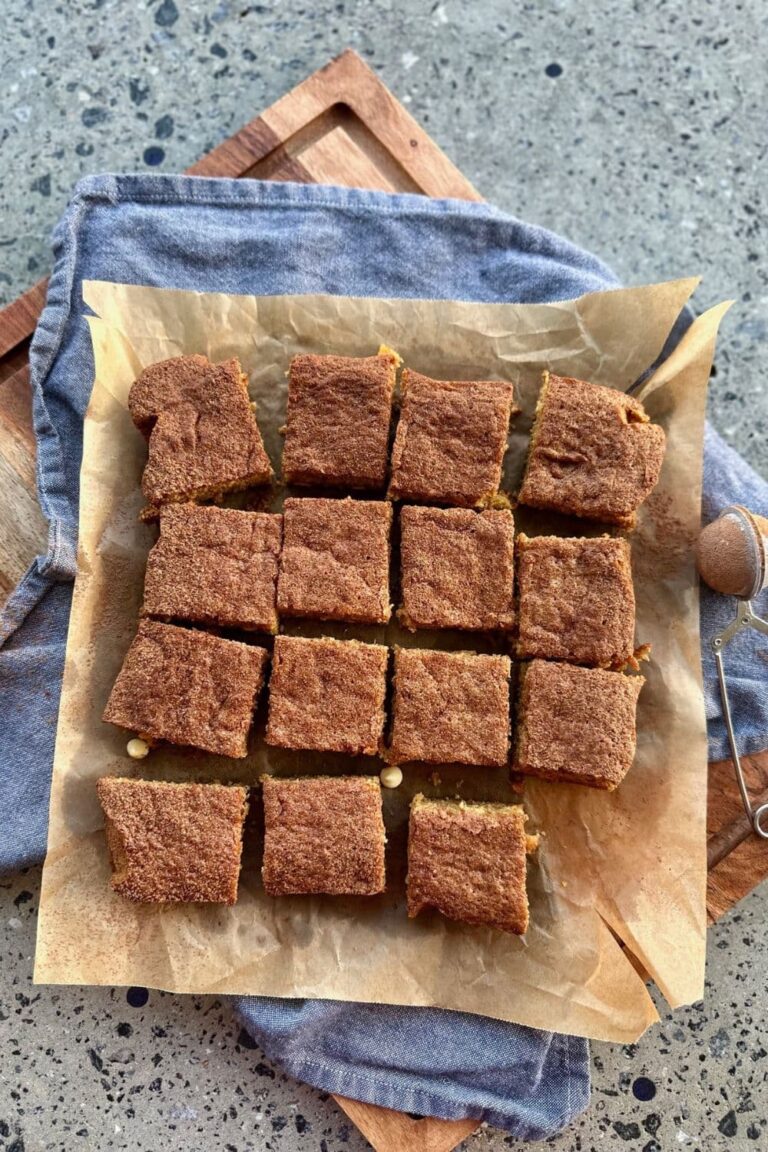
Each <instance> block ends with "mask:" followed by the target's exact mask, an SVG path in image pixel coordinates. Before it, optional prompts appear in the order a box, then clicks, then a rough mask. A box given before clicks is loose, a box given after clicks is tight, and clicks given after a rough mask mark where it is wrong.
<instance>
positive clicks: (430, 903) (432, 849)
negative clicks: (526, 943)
mask: <svg viewBox="0 0 768 1152" xmlns="http://www.w3.org/2000/svg"><path fill="white" fill-rule="evenodd" d="M525 821H526V816H525V813H524V812H523V809H522V808H521V807H520V806H519V805H516V804H515V805H513V804H467V803H465V802H464V801H455V800H425V798H424V797H423V796H421V795H418V796H415V797H414V799H413V803H412V804H411V816H410V822H409V828H408V880H407V886H408V915H409V916H411V917H413V916H418V915H419V913H420V912H422V911H424V909H426V908H436V909H437V910H438V911H439V912H441V913H442V914H443V916H447V917H448V918H449V919H450V920H460V921H462V922H463V923H465V924H477V925H488V926H490V927H492V928H498V929H500V930H501V931H502V932H513V933H515V934H517V935H522V934H523V933H525V931H526V929H527V927H528V896H527V893H526V886H525V880H526V852H527V851H528V850H529V848H531V847H532V846H533V845H532V838H531V837H527V836H526V833H525Z"/></svg>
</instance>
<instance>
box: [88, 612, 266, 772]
mask: <svg viewBox="0 0 768 1152" xmlns="http://www.w3.org/2000/svg"><path fill="white" fill-rule="evenodd" d="M267 658H268V654H267V652H266V651H265V649H264V648H257V647H256V646H255V645H250V644H240V643H238V642H237V641H235V640H223V639H221V638H220V637H218V636H210V635H209V634H208V633H207V632H198V631H194V630H192V629H188V628H178V627H176V626H175V625H173V624H161V623H159V622H158V621H156V620H142V621H141V623H140V624H139V630H138V632H137V634H136V637H135V638H134V640H133V643H132V644H131V646H130V648H129V649H128V652H127V653H126V657H125V660H124V661H123V666H122V668H121V670H120V673H119V675H118V677H117V680H116V681H115V684H114V687H113V689H112V693H111V695H110V697H109V700H108V701H107V706H106V708H105V709H104V717H103V718H104V720H106V721H107V722H108V723H110V724H117V725H119V726H120V727H121V728H128V729H129V730H131V731H133V732H135V733H137V735H139V736H140V737H142V738H143V739H145V740H149V741H150V742H152V741H157V740H165V741H167V742H168V743H170V744H182V745H190V746H192V747H194V748H202V749H203V750H204V751H206V752H212V753H215V754H217V755H220V756H234V757H237V758H242V757H244V756H246V755H247V754H248V732H249V730H250V727H251V720H252V717H253V710H254V708H255V706H256V700H257V698H258V695H259V692H260V691H261V687H262V685H263V683H264V668H265V665H266V662H267Z"/></svg>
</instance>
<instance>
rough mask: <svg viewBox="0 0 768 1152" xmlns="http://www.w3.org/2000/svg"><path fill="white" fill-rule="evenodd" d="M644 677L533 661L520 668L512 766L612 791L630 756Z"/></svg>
mask: <svg viewBox="0 0 768 1152" xmlns="http://www.w3.org/2000/svg"><path fill="white" fill-rule="evenodd" d="M644 683H645V680H644V679H643V677H642V676H625V675H624V674H623V673H622V672H606V671H605V670H603V669H602V668H578V667H574V666H573V665H572V664H555V663H550V662H549V661H546V660H533V661H532V662H531V664H529V665H528V666H527V667H525V669H524V674H523V680H522V686H521V690H520V702H519V708H518V723H517V738H516V748H515V761H514V771H515V772H523V773H525V774H526V775H529V776H540V777H541V778H542V779H544V780H565V781H569V782H570V783H573V784H587V785H589V786H590V787H592V788H604V789H606V790H608V791H612V790H613V789H614V788H616V787H617V785H618V784H620V783H621V781H622V780H623V779H624V777H625V776H626V774H627V772H628V771H629V769H630V768H631V767H632V761H633V760H634V758H635V747H636V742H637V732H636V712H637V699H638V696H639V695H640V691H641V689H642V687H643V684H644Z"/></svg>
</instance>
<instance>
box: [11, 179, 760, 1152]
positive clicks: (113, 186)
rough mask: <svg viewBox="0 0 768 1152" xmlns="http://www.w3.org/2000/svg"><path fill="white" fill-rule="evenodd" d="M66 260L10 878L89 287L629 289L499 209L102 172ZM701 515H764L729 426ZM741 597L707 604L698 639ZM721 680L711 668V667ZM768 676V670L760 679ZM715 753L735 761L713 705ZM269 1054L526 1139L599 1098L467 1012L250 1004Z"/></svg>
mask: <svg viewBox="0 0 768 1152" xmlns="http://www.w3.org/2000/svg"><path fill="white" fill-rule="evenodd" d="M54 249H55V267H54V272H53V275H52V278H51V282H50V285H49V289H48V301H47V305H46V308H45V311H44V312H43V315H42V317H41V319H40V323H39V325H38V329H37V332H36V335H35V338H34V341H33V344H32V348H31V353H30V365H31V375H32V385H33V389H34V418H35V427H36V433H37V441H38V485H39V491H40V501H41V504H42V507H43V511H44V513H45V515H46V517H47V518H48V521H49V523H50V526H51V527H50V538H49V547H48V552H47V555H46V556H45V557H41V558H39V559H38V560H37V561H36V562H35V563H34V564H33V566H32V568H31V569H30V571H29V572H28V574H27V575H26V576H25V578H24V580H23V581H22V583H21V584H20V585H19V587H18V588H17V589H16V591H15V592H14V594H13V595H12V597H11V599H10V600H9V602H8V603H7V605H6V607H5V609H4V610H3V612H2V614H0V810H1V811H2V812H3V814H4V817H5V818H4V820H3V822H2V823H1V824H0V869H2V870H4V871H9V870H14V869H17V868H20V867H23V866H25V865H27V864H30V863H33V862H35V861H39V860H41V859H42V857H43V855H44V852H45V835H46V822H47V811H48V792H49V783H50V772H51V762H52V757H53V745H54V735H55V728H56V715H57V709H58V698H59V692H60V687H61V675H62V667H63V661H64V648H65V642H66V631H67V622H68V616H69V607H70V600H71V592H72V580H73V578H74V574H75V547H76V537H77V502H78V477H79V469H80V456H81V449H82V422H83V416H84V413H85V409H86V406H87V403H88V398H89V393H90V388H91V383H92V379H93V360H92V353H91V345H90V338H89V335H88V330H87V325H86V324H85V323H84V322H83V313H84V306H83V303H82V292H81V285H82V281H83V280H86V279H96V280H112V281H118V282H123V283H129V284H144V285H153V286H156V287H162V288H179V289H188V290H197V291H216V292H229V293H245V294H252V295H256V294H264V295H273V294H286V293H322V292H324V293H332V294H343V295H357V296H383V297H414V296H422V297H427V298H444V299H459V300H477V301H488V302H505V301H506V302H517V303H534V302H542V301H550V300H558V299H569V298H573V297H575V296H579V295H581V294H583V293H585V292H591V291H596V290H600V289H605V288H610V287H615V286H617V281H616V278H615V277H614V276H613V274H612V273H611V272H610V271H609V270H608V269H607V268H606V267H605V266H604V265H602V264H601V263H600V262H599V261H598V260H596V259H595V258H594V257H592V256H590V255H589V254H587V253H585V252H583V251H581V250H579V249H578V248H575V247H574V246H573V245H571V244H569V243H567V242H566V241H564V240H562V239H561V238H560V237H558V236H555V235H553V234H551V233H548V232H545V231H543V230H542V229H539V228H535V227H532V226H530V225H527V224H524V223H521V222H520V221H518V220H515V219H513V218H511V217H509V216H506V215H504V214H503V213H501V212H498V211H497V210H496V209H494V208H492V207H489V206H487V205H481V204H469V203H464V202H462V201H448V200H445V201H443V200H427V199H425V198H423V197H419V196H410V195H402V196H400V195H399V196H388V195H386V194H384V193H375V192H365V191H360V190H354V189H343V188H326V187H307V186H303V185H292V184H276V183H264V184H262V183H258V182H255V181H246V180H242V181H241V180H237V181H233V180H202V179H195V178H191V177H176V176H144V175H142V176H98V177H91V178H89V179H87V180H84V181H83V182H81V184H79V185H78V187H77V189H76V192H75V195H74V197H73V200H72V202H71V204H70V206H69V208H68V210H67V212H66V214H65V216H64V218H63V219H62V221H61V223H60V224H59V225H58V227H57V229H56V232H55V235H54ZM705 477H706V501H707V506H706V511H707V513H714V511H715V510H716V509H717V508H719V507H720V506H721V505H723V504H727V503H731V502H734V501H739V502H742V503H745V504H748V505H749V506H750V507H752V508H753V510H755V511H757V512H760V513H761V514H763V515H768V488H767V487H766V485H765V484H764V483H763V482H762V481H761V480H760V479H759V478H758V477H757V476H756V475H755V473H754V472H752V471H751V470H750V469H749V468H748V467H747V466H746V465H745V464H744V462H743V461H742V460H740V459H739V457H738V456H737V455H736V454H735V453H733V452H731V451H730V450H729V449H728V448H726V446H725V445H724V444H723V442H722V441H721V440H720V439H719V437H718V436H717V435H716V434H715V433H714V432H711V431H710V432H708V435H707V442H706V456H705ZM730 610H731V606H730V605H729V603H728V601H721V602H719V603H718V600H717V598H716V597H714V596H710V595H707V594H705V597H704V601H703V606H702V631H703V635H704V636H705V637H706V636H707V635H711V634H712V631H713V628H714V627H719V626H720V623H721V619H722V617H723V615H725V616H727V614H728V612H729V611H730ZM761 668H762V669H764V668H765V664H764V662H761V661H760V659H759V657H758V655H757V653H756V649H755V647H750V645H749V643H747V644H746V647H745V654H744V658H743V659H742V661H741V663H740V664H739V665H738V666H737V668H736V678H735V679H734V684H735V692H734V696H735V700H734V705H735V709H734V710H735V715H736V718H737V724H738V727H739V733H740V738H741V741H742V745H743V747H744V748H745V750H747V751H757V750H759V749H761V748H763V747H765V746H766V745H768V700H767V699H766V693H765V692H764V687H763V684H762V683H761ZM706 675H707V679H708V683H709V684H710V685H713V683H714V681H713V670H712V668H711V667H707V669H706ZM763 679H764V673H763ZM708 716H709V717H710V721H711V723H710V753H711V756H712V757H713V758H719V757H722V756H724V755H725V754H726V743H725V737H724V732H723V728H722V722H721V719H720V714H719V707H718V703H717V700H716V697H715V695H710V696H709V697H708ZM234 1006H235V1009H236V1011H237V1012H238V1014H239V1016H240V1018H241V1019H242V1021H243V1023H244V1025H245V1027H246V1028H247V1029H248V1031H249V1032H250V1033H251V1034H252V1035H253V1036H254V1038H255V1039H256V1040H257V1042H258V1043H259V1045H260V1046H261V1047H262V1048H263V1049H264V1051H265V1052H266V1053H267V1055H268V1056H270V1057H271V1058H272V1059H274V1060H276V1061H277V1062H278V1063H280V1064H281V1065H282V1066H283V1067H284V1068H285V1070H286V1071H287V1072H289V1073H291V1074H292V1075H294V1076H295V1077H297V1078H298V1079H301V1080H303V1081H305V1082H306V1083H309V1084H312V1085H314V1086H315V1087H317V1088H320V1089H322V1090H324V1091H326V1092H334V1093H338V1094H341V1095H346V1096H351V1097H353V1098H356V1099H359V1100H365V1101H368V1102H370V1103H374V1104H379V1105H382V1106H385V1107H389V1108H395V1109H399V1110H404V1111H409V1112H419V1113H424V1114H428V1115H434V1116H441V1117H444V1118H446V1119H458V1118H463V1117H472V1118H475V1119H477V1120H478V1121H482V1120H485V1121H487V1122H488V1123H490V1124H492V1125H494V1126H496V1127H500V1128H504V1129H506V1130H508V1131H509V1132H511V1133H512V1134H513V1135H514V1136H516V1137H518V1138H521V1139H528V1140H540V1139H544V1138H546V1137H547V1136H548V1135H551V1134H552V1133H554V1132H557V1131H558V1130H559V1129H560V1128H562V1127H563V1126H564V1125H566V1124H567V1123H568V1122H569V1120H570V1119H572V1117H573V1116H575V1115H576V1114H577V1113H578V1112H579V1111H581V1110H582V1109H583V1108H584V1107H586V1105H587V1103H588V1099H589V1052H588V1046H587V1043H586V1041H584V1040H582V1039H579V1038H575V1037H566V1036H558V1035H553V1034H550V1033H543V1032H538V1031H535V1030H533V1029H529V1028H523V1027H521V1026H517V1025H513V1024H505V1023H502V1022H499V1021H495V1020H490V1019H486V1018H483V1017H478V1016H472V1015H465V1014H463V1013H455V1012H444V1011H440V1010H436V1009H414V1008H407V1007H389V1006H378V1005H367V1004H343V1003H336V1002H330V1001H321V1000H301V1001H296V1000H281V999H277V998H266V997H248V998H240V999H237V1000H236V1001H235V1005H234Z"/></svg>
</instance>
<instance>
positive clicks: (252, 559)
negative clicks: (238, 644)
mask: <svg viewBox="0 0 768 1152" xmlns="http://www.w3.org/2000/svg"><path fill="white" fill-rule="evenodd" d="M282 525H283V518H282V516H273V515H270V514H269V513H267V512H238V511H236V510H235V509H234V508H214V507H209V508H206V507H200V506H198V505H196V504H176V505H168V506H167V507H165V508H163V509H162V510H161V512H160V539H159V540H158V541H157V543H156V544H155V546H154V548H152V550H151V552H150V553H149V557H148V559H147V570H146V575H145V577H144V604H143V606H142V609H141V613H142V616H160V617H162V618H164V619H167V620H174V619H175V620H192V621H194V622H195V623H199V624H215V625H218V626H220V627H222V628H244V629H254V630H256V631H260V632H276V631H277V606H276V604H277V567H278V557H279V555H280V542H281V539H282V532H283V528H282Z"/></svg>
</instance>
